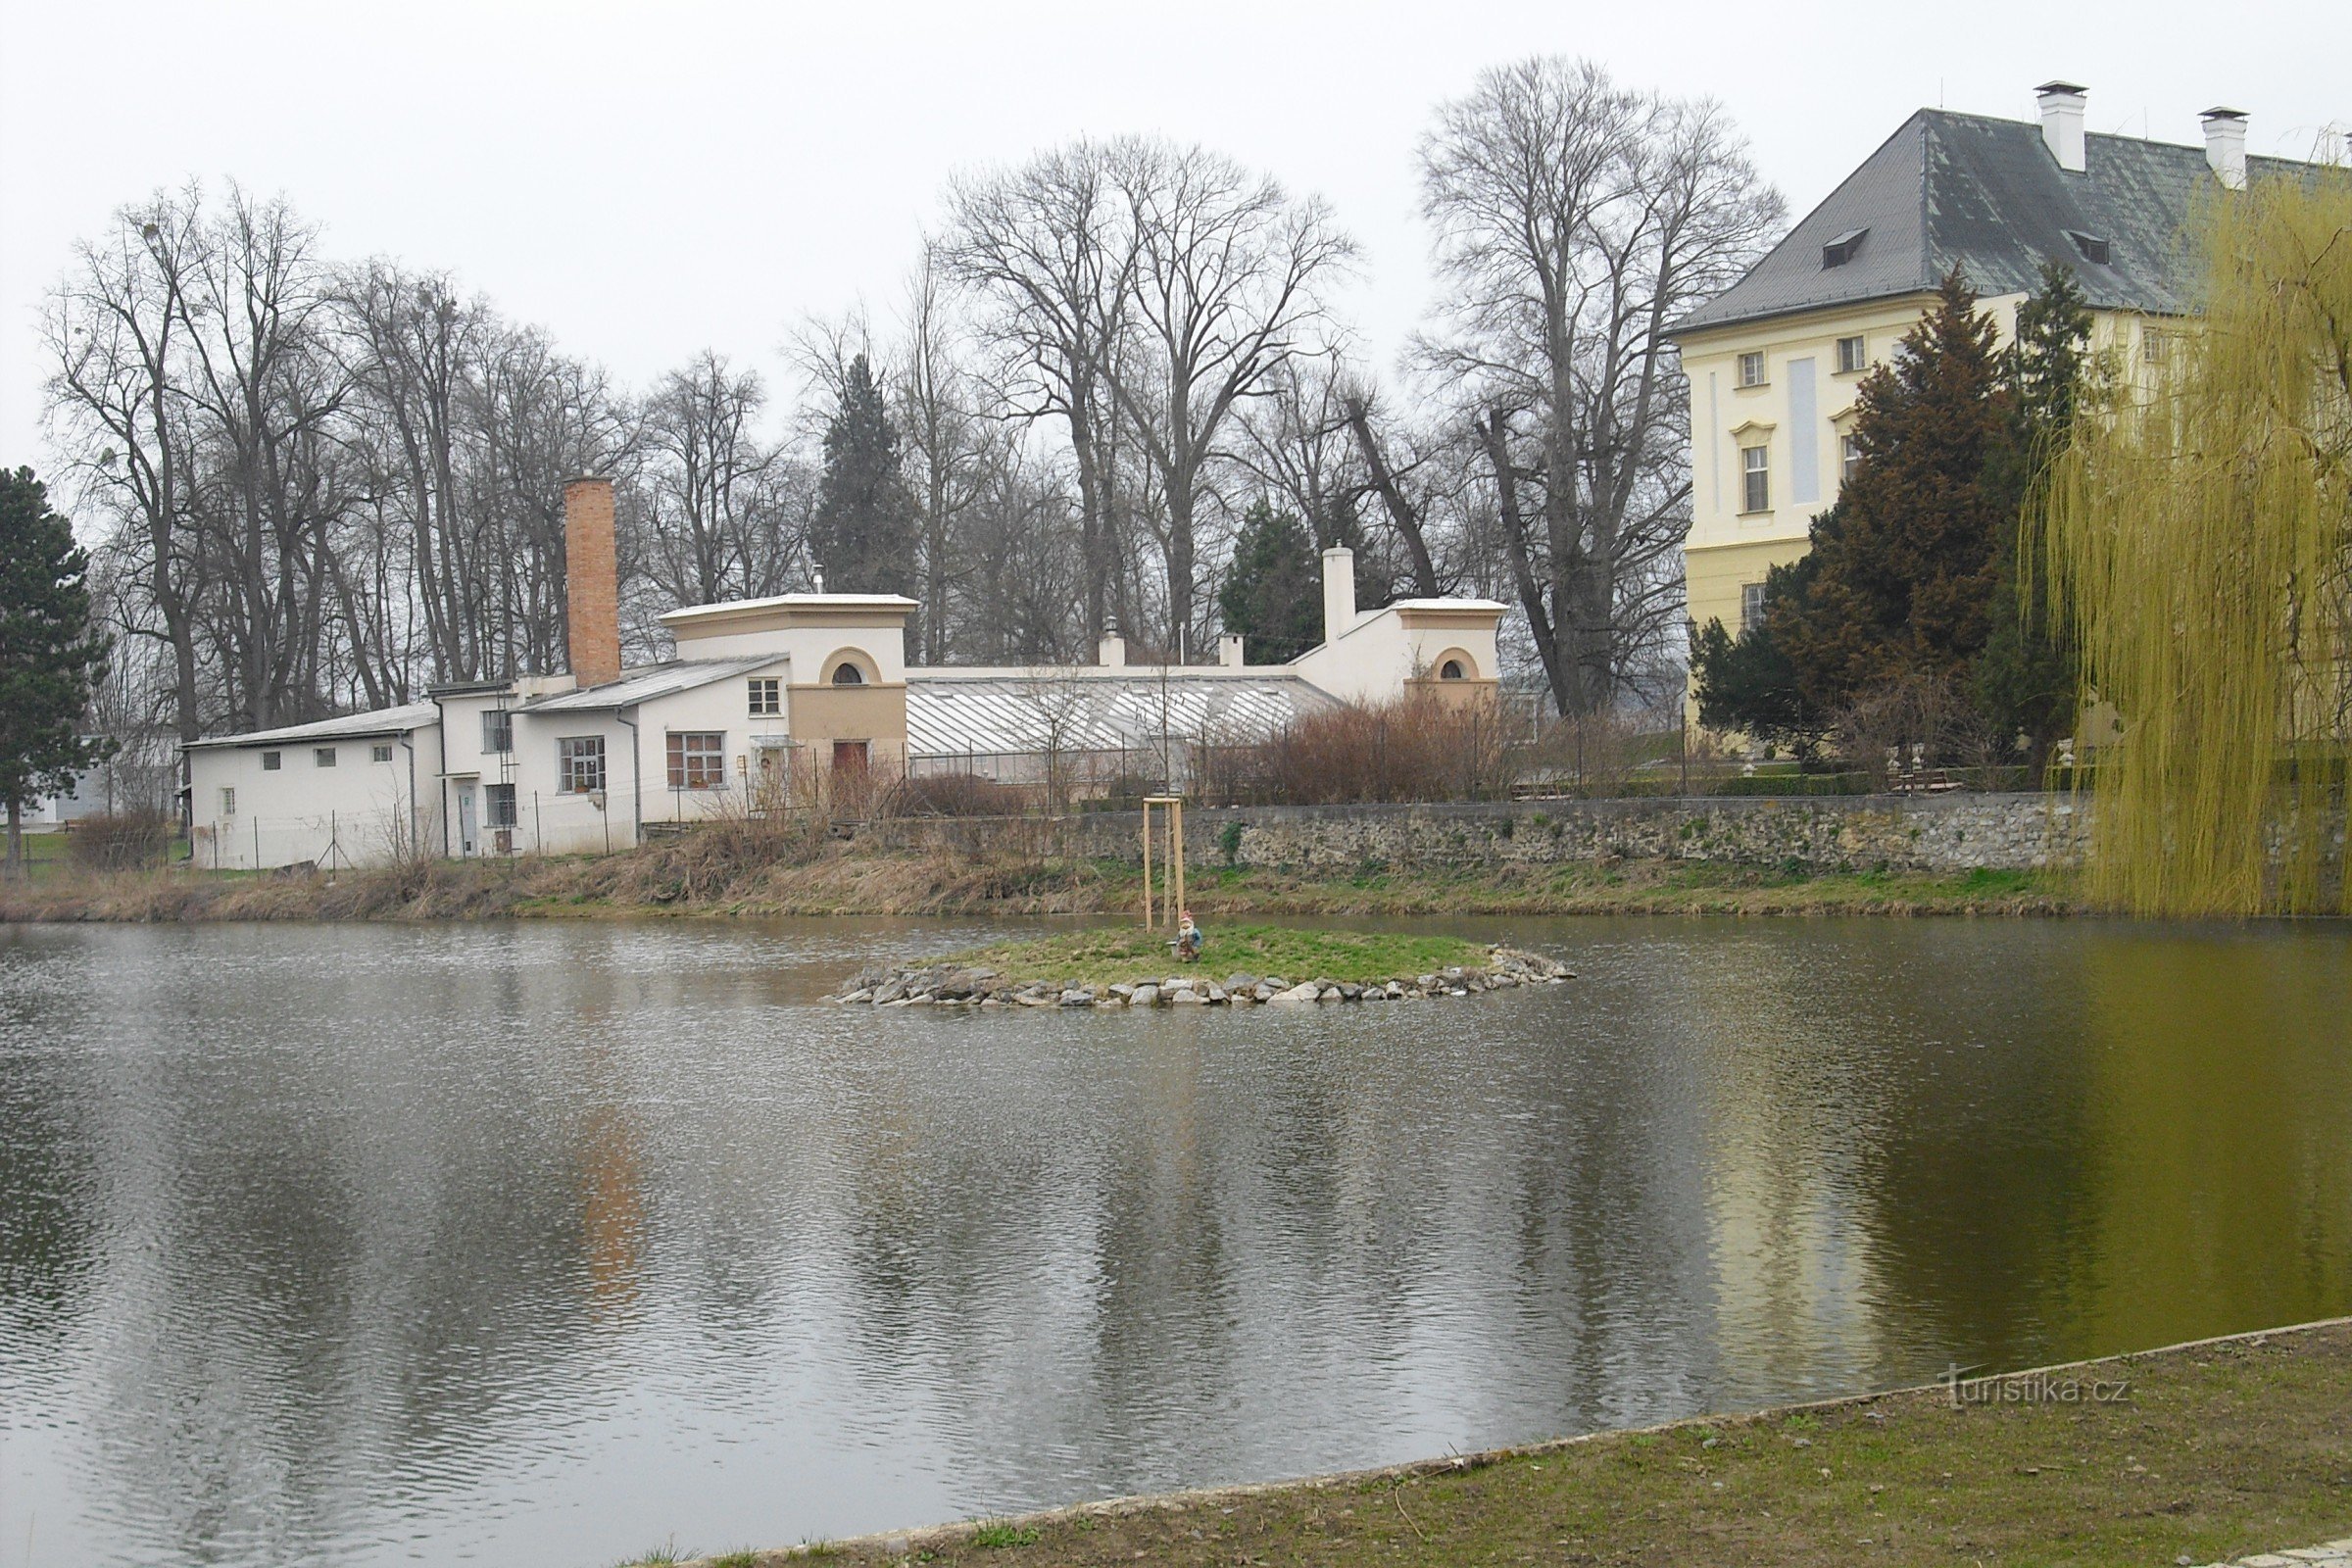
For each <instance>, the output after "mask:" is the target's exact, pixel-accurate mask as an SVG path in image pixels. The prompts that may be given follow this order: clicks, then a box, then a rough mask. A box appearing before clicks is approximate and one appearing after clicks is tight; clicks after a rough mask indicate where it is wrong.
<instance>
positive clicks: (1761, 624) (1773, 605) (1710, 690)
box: [1691, 555, 1828, 753]
mask: <svg viewBox="0 0 2352 1568" xmlns="http://www.w3.org/2000/svg"><path fill="white" fill-rule="evenodd" d="M1818 569H1819V566H1818V564H1817V562H1816V560H1815V558H1814V557H1812V556H1810V555H1808V556H1805V557H1804V558H1802V559H1801V560H1799V561H1796V562H1794V563H1792V564H1789V565H1786V566H1775V567H1773V568H1772V569H1771V570H1770V571H1768V572H1766V573H1765V575H1764V613H1763V614H1762V616H1761V617H1759V618H1758V619H1757V620H1756V621H1755V622H1754V623H1753V624H1751V625H1746V626H1742V627H1740V635H1739V636H1737V637H1734V636H1733V635H1732V634H1731V633H1730V632H1729V631H1727V630H1725V629H1724V624H1723V622H1722V621H1720V620H1710V621H1709V622H1707V624H1706V625H1704V626H1702V627H1700V628H1699V630H1698V635H1697V638H1696V640H1695V641H1694V642H1693V643H1692V644H1691V675H1692V677H1693V684H1692V690H1693V693H1694V695H1695V696H1696V697H1697V699H1698V721H1699V722H1700V723H1701V724H1704V725H1706V726H1707V727H1708V728H1709V729H1720V730H1737V731H1739V732H1740V734H1743V735H1752V736H1754V737H1755V738H1756V739H1758V740H1766V741H1779V742H1784V743H1787V744H1788V745H1789V746H1791V747H1793V748H1795V749H1796V750H1797V751H1799V752H1800V753H1803V752H1809V751H1810V750H1811V749H1812V748H1813V747H1814V746H1815V745H1817V744H1818V743H1819V742H1820V740H1821V737H1822V734H1823V732H1824V731H1825V729H1826V728H1827V727H1828V726H1827V722H1826V720H1825V718H1824V716H1823V715H1822V714H1821V712H1820V711H1818V710H1817V709H1815V708H1814V706H1813V705H1812V704H1811V703H1809V702H1807V701H1806V700H1805V696H1804V693H1803V692H1802V691H1801V690H1800V689H1799V688H1798V685H1797V679H1796V665H1795V664H1794V663H1793V662H1790V660H1789V653H1788V650H1787V649H1785V648H1783V647H1782V646H1781V641H1780V638H1779V637H1778V636H1776V635H1775V630H1774V628H1775V625H1776V622H1775V618H1774V617H1775V615H1776V614H1777V613H1780V612H1781V611H1782V610H1783V609H1785V608H1786V607H1788V606H1791V605H1800V604H1802V603H1804V600H1805V595H1806V592H1807V590H1808V589H1809V587H1810V586H1811V584H1812V581H1813V574H1814V573H1815V572H1816V571H1817V570H1818Z"/></svg>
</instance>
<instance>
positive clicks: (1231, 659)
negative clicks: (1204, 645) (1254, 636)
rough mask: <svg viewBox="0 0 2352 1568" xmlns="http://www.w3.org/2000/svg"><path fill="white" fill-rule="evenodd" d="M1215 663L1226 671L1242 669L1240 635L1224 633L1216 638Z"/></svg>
mask: <svg viewBox="0 0 2352 1568" xmlns="http://www.w3.org/2000/svg"><path fill="white" fill-rule="evenodd" d="M1217 662H1218V663H1220V664H1222V665H1224V666H1225V667H1226V668H1227V669H1239V668H1241V667H1242V634H1241V633H1240V632H1238V631H1229V632H1225V633H1223V634H1222V635H1220V636H1219V637H1218V638H1217Z"/></svg>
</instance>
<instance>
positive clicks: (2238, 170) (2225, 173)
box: [2200, 108, 2246, 190]
mask: <svg viewBox="0 0 2352 1568" xmlns="http://www.w3.org/2000/svg"><path fill="white" fill-rule="evenodd" d="M2200 118H2201V119H2202V120H2203V121H2204V122H2205V162H2206V165H2207V166H2208V167H2209V168H2211V169H2212V171H2213V177H2214V178H2216V179H2218V180H2220V181H2221V182H2222V183H2223V184H2225V185H2227V186H2229V188H2230V189H2231V190H2244V189H2245V188H2246V112H2245V111H2244V110H2242V109H2219V108H2216V109H2208V110H2206V111H2205V113H2204V114H2203V115H2202V116H2201V117H2200Z"/></svg>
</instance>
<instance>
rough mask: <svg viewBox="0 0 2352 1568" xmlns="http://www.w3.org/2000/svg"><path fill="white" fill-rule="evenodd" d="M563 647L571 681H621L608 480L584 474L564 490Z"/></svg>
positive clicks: (586, 683)
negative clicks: (569, 664)
mask: <svg viewBox="0 0 2352 1568" xmlns="http://www.w3.org/2000/svg"><path fill="white" fill-rule="evenodd" d="M564 610H565V624H564V643H565V646H566V648H567V650H568V652H569V655H570V662H571V674H572V678H573V679H574V680H576V681H578V682H579V684H581V685H582V686H602V685H603V684H605V682H607V681H612V680H618V679H619V678H620V568H619V565H618V563H617V562H616V561H615V560H614V557H613V481H612V480H610V479H600V478H597V477H595V476H593V475H582V476H581V477H580V478H577V479H574V480H572V481H570V482H569V483H568V484H566V485H564Z"/></svg>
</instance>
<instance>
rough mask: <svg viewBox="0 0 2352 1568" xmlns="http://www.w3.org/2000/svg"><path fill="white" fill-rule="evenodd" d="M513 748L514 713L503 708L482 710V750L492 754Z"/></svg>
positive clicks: (509, 750)
mask: <svg viewBox="0 0 2352 1568" xmlns="http://www.w3.org/2000/svg"><path fill="white" fill-rule="evenodd" d="M514 749H515V714H514V713H513V711H510V710H508V709H504V708H490V709H484V710H483V711H482V750H483V751H484V752H486V753H489V754H491V755H493V756H496V755H499V754H502V753H505V752H511V751H513V750H514Z"/></svg>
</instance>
